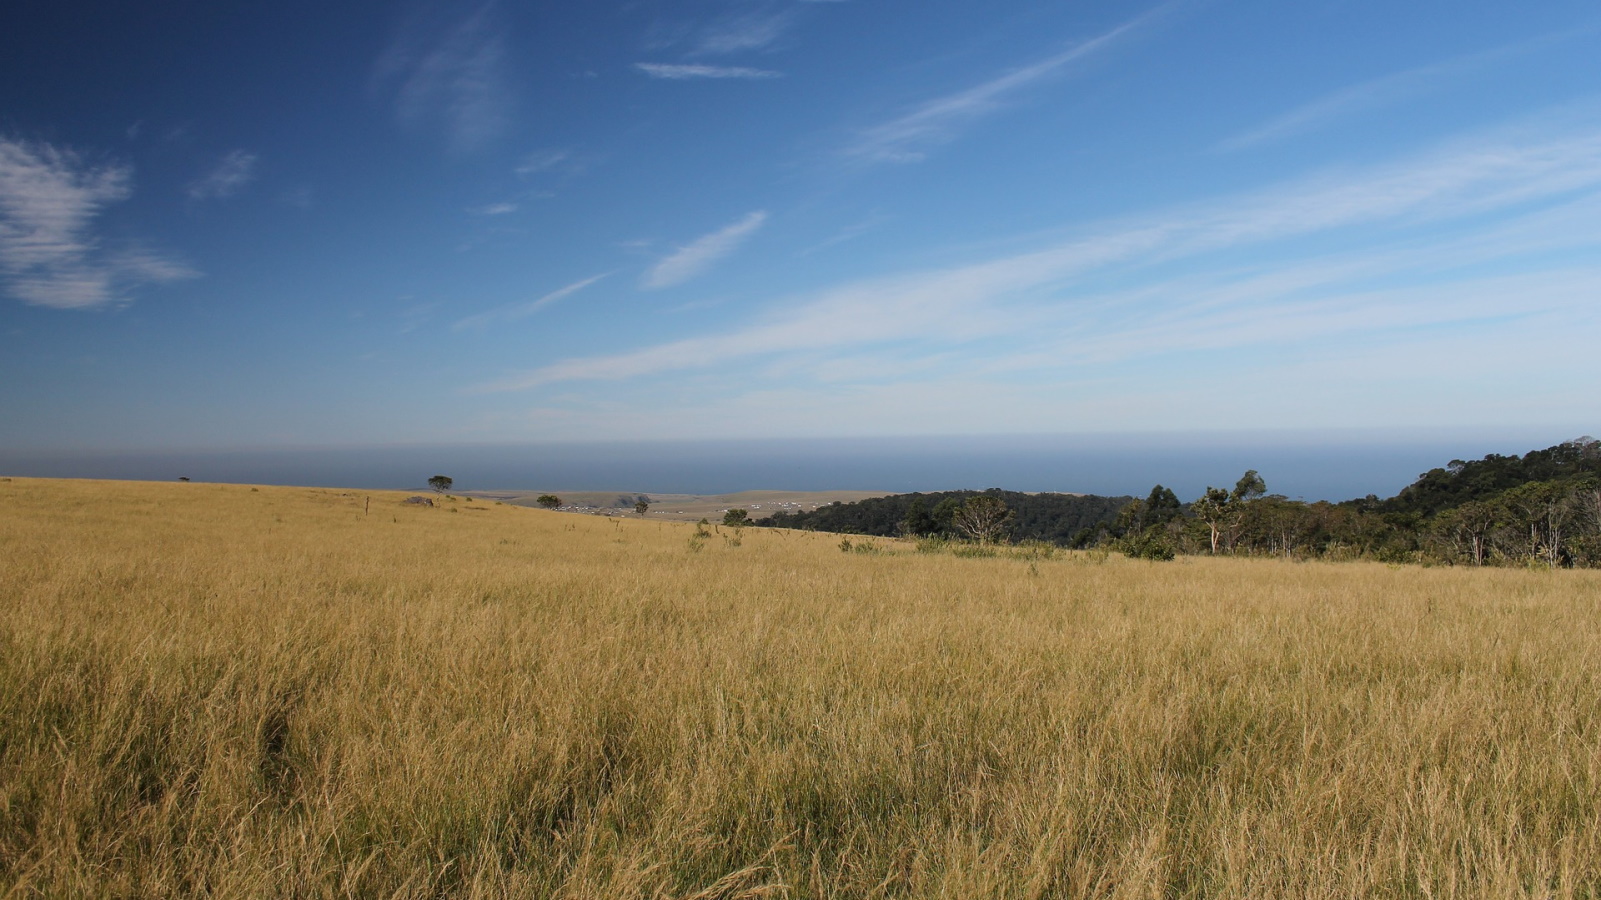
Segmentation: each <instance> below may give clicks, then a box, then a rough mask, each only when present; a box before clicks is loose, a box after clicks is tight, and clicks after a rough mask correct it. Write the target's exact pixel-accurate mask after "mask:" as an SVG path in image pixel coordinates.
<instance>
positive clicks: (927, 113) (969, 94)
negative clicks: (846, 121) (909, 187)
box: [844, 7, 1166, 162]
mask: <svg viewBox="0 0 1601 900" xmlns="http://www.w3.org/2000/svg"><path fill="white" fill-rule="evenodd" d="M1165 10H1166V7H1159V8H1157V9H1156V10H1154V11H1152V12H1147V13H1145V14H1144V15H1141V16H1138V17H1136V18H1134V19H1131V20H1129V21H1127V22H1125V23H1123V24H1122V25H1119V26H1117V27H1116V28H1113V29H1112V30H1111V31H1108V32H1106V33H1104V34H1101V35H1099V36H1097V37H1094V38H1091V39H1089V40H1087V41H1083V42H1081V43H1078V44H1075V45H1073V46H1071V47H1069V48H1068V49H1066V50H1063V51H1062V52H1060V53H1057V54H1055V55H1053V56H1050V57H1048V58H1046V59H1043V60H1041V61H1039V62H1036V63H1034V64H1032V65H1029V66H1025V67H1023V68H1021V69H1018V70H1016V71H1013V72H1009V73H1007V74H1005V75H1002V76H1000V77H998V78H993V79H991V80H989V81H986V82H984V83H983V84H980V85H976V86H974V87H971V88H968V89H966V90H963V91H958V92H956V93H954V94H949V95H947V96H944V97H938V98H936V99H933V100H930V101H927V102H925V103H923V104H921V105H920V106H918V107H917V108H916V109H913V110H912V111H910V112H908V113H905V114H903V115H900V116H897V117H896V118H894V119H891V120H890V121H888V122H884V123H882V124H879V125H875V126H873V127H872V128H869V129H866V130H865V131H863V132H861V133H860V134H859V135H858V136H857V138H856V140H855V141H853V142H852V143H851V144H850V145H849V146H848V147H846V148H845V150H844V155H845V156H846V157H849V158H852V159H856V160H860V161H864V162H917V161H919V160H921V159H923V158H924V156H925V155H926V148H927V147H928V146H930V145H933V144H940V143H946V142H948V141H950V140H952V139H954V138H955V137H956V136H957V134H958V133H959V132H960V131H961V130H962V129H963V128H965V127H967V126H968V125H970V124H971V123H972V122H974V121H976V120H978V119H980V118H983V117H984V116H987V115H989V114H990V113H992V112H995V111H996V110H997V109H1000V108H1001V106H1002V105H1003V104H1004V103H1005V102H1006V101H1007V100H1009V99H1010V98H1011V97H1013V96H1014V95H1016V94H1018V93H1020V92H1021V91H1023V90H1024V89H1025V88H1027V87H1030V86H1032V85H1033V84H1035V83H1037V82H1039V81H1041V80H1042V79H1044V78H1046V77H1047V76H1050V75H1053V74H1055V73H1056V72H1057V71H1058V70H1060V69H1062V68H1063V67H1064V66H1066V65H1068V64H1069V63H1072V62H1075V61H1078V60H1081V59H1085V58H1087V57H1090V56H1093V55H1094V54H1096V53H1099V52H1101V51H1103V50H1105V49H1107V48H1108V47H1110V46H1112V45H1113V44H1114V43H1116V42H1117V40H1118V39H1119V38H1122V37H1124V36H1125V35H1127V34H1129V33H1130V32H1133V31H1135V30H1136V29H1138V28H1140V27H1141V26H1143V25H1146V24H1148V23H1149V22H1151V21H1152V20H1153V19H1155V18H1156V17H1157V16H1158V15H1159V14H1161V13H1162V12H1164V11H1165Z"/></svg>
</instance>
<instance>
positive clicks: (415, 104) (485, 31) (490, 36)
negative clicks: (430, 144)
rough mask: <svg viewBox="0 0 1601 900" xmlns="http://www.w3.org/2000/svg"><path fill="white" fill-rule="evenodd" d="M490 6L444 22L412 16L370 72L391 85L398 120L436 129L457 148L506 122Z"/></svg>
mask: <svg viewBox="0 0 1601 900" xmlns="http://www.w3.org/2000/svg"><path fill="white" fill-rule="evenodd" d="M493 6H494V4H493V3H490V4H486V5H484V6H482V7H480V8H479V9H478V11H477V12H476V13H474V14H473V15H471V16H469V17H467V19H465V20H464V21H461V22H459V23H454V24H450V25H442V23H439V22H434V21H428V20H426V19H424V18H422V17H418V18H414V19H412V20H411V21H409V22H408V23H406V25H405V26H404V27H403V28H402V29H401V30H400V33H399V34H398V35H397V37H396V38H395V39H394V40H393V41H392V42H391V43H390V45H389V47H388V49H386V50H385V51H384V53H383V55H382V56H380V57H379V59H378V62H377V64H376V65H375V66H374V70H373V84H374V86H375V87H379V88H391V87H392V88H393V91H394V106H395V115H396V117H397V118H399V120H400V122H401V123H402V124H404V125H406V126H408V127H426V126H430V125H433V126H438V127H441V128H443V130H444V131H445V133H446V135H447V138H448V140H449V143H450V146H451V148H452V149H454V150H457V151H471V150H475V149H477V148H479V147H481V146H483V145H484V144H486V143H488V142H490V141H492V140H494V139H495V138H497V137H499V136H500V134H501V133H502V132H503V131H504V130H505V128H506V125H507V124H508V121H509V113H508V106H509V101H508V98H507V95H508V90H507V88H506V84H505V78H504V76H503V75H502V68H503V67H504V60H505V55H506V53H505V42H504V41H503V39H502V38H501V35H500V33H499V32H496V31H493V30H492V29H491V27H490V22H489V18H490V13H491V10H492V9H493Z"/></svg>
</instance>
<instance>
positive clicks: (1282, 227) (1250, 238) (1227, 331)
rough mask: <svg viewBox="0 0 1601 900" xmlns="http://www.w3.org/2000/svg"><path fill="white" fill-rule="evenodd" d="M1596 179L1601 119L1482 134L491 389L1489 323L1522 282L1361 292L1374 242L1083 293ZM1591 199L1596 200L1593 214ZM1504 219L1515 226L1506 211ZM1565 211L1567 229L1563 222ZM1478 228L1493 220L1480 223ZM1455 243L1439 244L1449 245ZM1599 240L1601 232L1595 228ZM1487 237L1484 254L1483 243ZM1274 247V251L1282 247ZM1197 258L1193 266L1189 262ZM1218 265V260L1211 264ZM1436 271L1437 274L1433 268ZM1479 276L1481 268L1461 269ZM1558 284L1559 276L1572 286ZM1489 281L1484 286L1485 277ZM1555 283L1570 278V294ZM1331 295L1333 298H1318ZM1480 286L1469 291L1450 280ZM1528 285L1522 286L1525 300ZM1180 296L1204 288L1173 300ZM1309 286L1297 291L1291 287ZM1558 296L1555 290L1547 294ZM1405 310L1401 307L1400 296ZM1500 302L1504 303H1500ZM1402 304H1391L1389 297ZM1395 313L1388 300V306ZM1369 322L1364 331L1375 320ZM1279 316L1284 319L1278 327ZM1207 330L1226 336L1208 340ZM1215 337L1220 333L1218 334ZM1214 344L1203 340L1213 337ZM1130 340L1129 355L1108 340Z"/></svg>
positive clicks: (1549, 197)
mask: <svg viewBox="0 0 1601 900" xmlns="http://www.w3.org/2000/svg"><path fill="white" fill-rule="evenodd" d="M1598 191H1601V129H1597V128H1594V127H1591V128H1589V129H1583V130H1579V131H1577V132H1572V133H1567V134H1564V135H1556V136H1550V135H1547V136H1545V137H1544V138H1541V137H1538V136H1530V135H1524V136H1522V137H1521V138H1519V136H1516V135H1514V136H1511V137H1510V138H1508V137H1506V136H1503V138H1502V139H1500V140H1488V139H1480V140H1475V141H1468V142H1463V143H1460V144H1457V145H1454V146H1450V147H1446V148H1444V149H1441V150H1438V151H1436V152H1434V153H1431V154H1427V155H1424V156H1420V157H1416V158H1413V159H1411V160H1408V161H1405V162H1403V163H1400V164H1396V165H1391V166H1387V167H1379V168H1374V169H1370V170H1367V171H1364V172H1358V173H1355V174H1350V175H1346V176H1343V177H1339V178H1328V177H1325V178H1317V179H1309V180H1303V181H1299V182H1293V183H1288V184H1284V185H1280V186H1278V187H1276V188H1273V189H1269V190H1266V191H1262V192H1259V193H1255V194H1249V195H1245V196H1238V197H1234V198H1229V199H1224V200H1220V201H1217V202H1214V203H1211V204H1207V205H1203V206H1196V207H1191V208H1185V209H1179V210H1173V211H1170V212H1168V213H1167V214H1164V215H1156V216H1151V217H1147V218H1143V219H1138V220H1131V221H1125V222H1121V223H1105V224H1103V225H1102V226H1101V227H1098V228H1095V229H1094V230H1093V231H1094V234H1095V236H1093V237H1085V238H1079V239H1075V240H1069V241H1065V242H1061V243H1058V244H1056V245H1053V246H1048V247H1045V248H1043V249H1040V250H1037V251H1034V252H1029V253H1021V254H1016V255H1011V256H1005V257H1001V258H996V259H992V260H987V261H981V262H977V263H973V264H970V265H966V266H960V267H955V268H948V269H941V270H934V271H925V272H914V273H910V274H907V275H902V276H897V277H890V278H881V279H874V280H870V281H865V282H857V283H852V284H846V285H843V286H841V287H837V288H834V289H831V290H827V291H823V292H821V293H819V294H815V295H812V296H810V297H803V298H798V299H792V300H790V301H787V302H784V303H782V304H781V305H780V306H779V307H777V311H775V312H774V313H772V314H771V315H769V316H768V317H766V318H764V319H761V320H759V321H755V322H752V323H750V324H748V325H746V326H744V327H741V328H736V329H734V330H731V331H727V332H722V333H716V334H710V335H705V336H699V337H691V338H687V339H683V340H678V341H673V342H669V343H664V344H660V345H656V346H653V347H647V348H644V349H641V350H637V351H634V352H630V353H622V354H614V355H608V356H603V357H588V358H576V359H569V360H564V361H561V362H557V363H554V364H552V365H549V366H546V367H544V368H541V369H537V370H535V371H533V372H530V373H527V374H525V375H520V376H515V377H512V378H508V379H506V380H504V381H502V382H499V383H497V384H494V385H488V386H485V389H490V390H517V389H526V388H531V387H537V386H540V385H546V384H552V383H557V382H567V381H578V380H590V379H598V380H611V381H615V380H623V379H630V378H637V377H642V376H648V375H655V374H660V373H662V372H667V371H675V370H683V369H694V368H702V367H707V366H711V365H716V364H720V363H722V362H725V361H728V360H739V359H748V358H751V357H753V356H763V357H769V356H771V355H773V354H779V353H811V354H823V355H825V356H826V355H829V354H836V353H845V352H861V351H864V350H866V349H867V348H871V347H882V346H885V345H886V344H889V343H893V342H906V341H914V342H922V343H924V344H926V345H929V346H932V347H935V348H937V349H939V350H946V349H948V348H949V347H951V346H960V345H971V344H973V343H974V342H982V341H985V340H990V339H996V338H1001V337H1006V338H1008V339H1009V340H1011V341H1013V342H1014V346H1013V349H1012V351H1011V352H1009V353H1008V354H1007V356H1008V357H1026V354H1024V353H1022V352H1021V348H1022V347H1024V346H1039V345H1042V344H1047V345H1048V344H1050V343H1051V342H1050V341H1049V340H1045V339H1044V338H1043V337H1042V336H1045V335H1050V336H1052V337H1053V339H1056V340H1061V341H1067V342H1068V344H1067V345H1066V346H1067V347H1076V348H1080V350H1081V352H1078V354H1077V355H1078V356H1079V357H1080V358H1088V357H1089V356H1090V355H1092V354H1106V353H1108V352H1113V353H1121V354H1124V355H1126V354H1128V353H1134V352H1153V351H1160V350H1161V349H1164V348H1166V349H1174V348H1178V347H1184V346H1193V345H1187V344H1184V343H1183V341H1190V340H1193V339H1194V338H1193V337H1185V335H1191V336H1193V335H1214V336H1216V335H1223V336H1225V337H1227V338H1228V340H1230V341H1235V342H1239V341H1244V342H1247V343H1250V342H1257V343H1260V342H1262V341H1267V340H1271V339H1281V338H1285V337H1286V336H1287V335H1292V334H1299V335H1300V336H1301V337H1303V338H1304V337H1309V336H1311V335H1315V334H1317V333H1318V332H1317V329H1318V328H1335V327H1338V328H1341V329H1346V330H1349V329H1360V328H1376V329H1383V328H1386V327H1391V326H1398V327H1399V326H1405V327H1414V326H1419V325H1423V324H1429V323H1440V322H1454V321H1464V320H1475V319H1483V318H1484V317H1485V316H1489V315H1493V314H1495V313H1496V312H1497V310H1504V309H1505V302H1506V301H1505V298H1506V297H1507V296H1510V295H1512V293H1513V290H1512V289H1511V288H1510V287H1509V285H1510V284H1513V283H1515V280H1513V281H1507V280H1505V279H1503V280H1502V281H1500V282H1497V283H1496V284H1495V285H1494V287H1493V289H1489V288H1484V289H1480V290H1477V291H1476V292H1474V293H1473V296H1474V297H1475V298H1476V299H1475V300H1474V302H1472V303H1468V302H1455V303H1454V302H1453V301H1452V300H1451V298H1452V296H1453V290H1448V289H1441V290H1425V289H1422V288H1419V289H1417V290H1414V291H1412V292H1410V293H1407V292H1403V291H1389V292H1388V293H1387V292H1385V291H1374V290H1369V289H1365V288H1360V287H1358V285H1360V283H1361V279H1362V278H1372V277H1375V275H1376V274H1382V271H1383V266H1380V267H1379V271H1375V270H1373V268H1372V267H1373V266H1374V265H1376V264H1375V263H1374V262H1373V254H1374V252H1375V250H1374V248H1372V247H1370V248H1368V250H1367V251H1365V252H1363V253H1360V254H1359V258H1360V260H1361V262H1362V265H1366V266H1368V267H1369V269H1368V271H1366V272H1364V271H1362V266H1361V265H1356V264H1354V263H1352V262H1349V261H1348V262H1342V263H1341V264H1340V265H1335V266H1329V265H1324V266H1322V267H1321V268H1319V267H1316V266H1314V267H1312V268H1305V267H1301V268H1299V269H1298V268H1296V267H1295V266H1293V265H1291V264H1289V263H1282V264H1279V265H1278V266H1276V267H1275V268H1276V269H1277V271H1269V272H1268V273H1263V272H1260V271H1256V272H1250V273H1243V274H1242V273H1229V272H1228V271H1227V270H1223V271H1214V274H1213V276H1212V279H1213V281H1212V283H1211V284H1210V285H1209V286H1206V287H1205V289H1204V290H1197V289H1196V288H1197V286H1196V285H1186V286H1180V288H1182V289H1172V287H1173V286H1168V287H1167V288H1164V286H1163V285H1162V284H1161V283H1159V282H1154V280H1153V279H1152V278H1151V277H1149V276H1147V277H1146V279H1145V288H1144V289H1142V290H1140V291H1136V292H1133V293H1130V292H1128V291H1125V292H1122V293H1104V292H1103V293H1099V294H1097V293H1095V292H1093V291H1092V290H1090V289H1088V288H1086V287H1085V285H1086V284H1087V283H1089V282H1090V281H1092V278H1091V276H1093V275H1095V274H1096V273H1100V272H1124V273H1128V271H1129V270H1127V269H1126V268H1119V267H1126V266H1128V265H1132V264H1137V265H1138V266H1139V267H1140V269H1139V270H1133V271H1134V273H1135V276H1134V277H1138V274H1137V273H1138V272H1140V271H1144V272H1159V271H1162V270H1163V267H1164V266H1166V265H1168V264H1171V263H1175V262H1177V261H1181V260H1190V261H1196V260H1199V261H1200V263H1201V265H1202V266H1203V267H1204V266H1205V265H1206V264H1207V262H1208V261H1209V260H1211V259H1214V258H1218V257H1220V256H1222V255H1223V254H1225V253H1227V252H1229V251H1232V250H1236V249H1240V248H1246V247H1262V248H1267V247H1269V246H1271V245H1279V246H1280V247H1281V248H1282V247H1284V246H1285V245H1289V244H1290V242H1293V241H1294V240H1295V239H1297V238H1309V237H1312V236H1318V235H1323V234H1331V233H1335V232H1338V231H1342V230H1343V231H1344V233H1346V234H1352V233H1354V232H1351V231H1349V229H1352V228H1354V227H1358V226H1360V227H1361V228H1362V229H1363V232H1361V234H1362V235H1364V236H1365V237H1366V239H1367V240H1368V241H1369V242H1370V243H1373V244H1375V245H1376V247H1377V248H1381V249H1382V248H1388V247H1389V246H1390V245H1391V244H1393V243H1394V242H1395V241H1396V240H1398V236H1399V235H1406V234H1423V235H1433V234H1435V233H1436V230H1435V229H1437V228H1438V227H1440V226H1449V227H1447V228H1446V229H1445V231H1446V233H1449V232H1450V230H1451V229H1460V228H1469V229H1471V228H1473V227H1475V223H1477V222H1480V220H1479V219H1478V217H1479V216H1481V215H1483V214H1486V213H1501V214H1503V216H1506V217H1515V216H1517V215H1520V214H1521V215H1525V216H1526V215H1529V213H1527V212H1522V211H1524V210H1526V209H1528V207H1529V205H1530V204H1537V203H1545V204H1551V203H1554V202H1557V201H1561V200H1563V199H1564V198H1568V197H1573V196H1576V195H1577V196H1589V197H1594V196H1597V192H1598ZM1597 208H1601V207H1598V206H1597V205H1596V204H1588V205H1584V204H1581V205H1579V206H1575V207H1572V208H1571V209H1570V210H1569V211H1568V212H1566V213H1564V214H1563V215H1565V216H1566V218H1558V219H1553V220H1551V221H1547V222H1545V223H1542V224H1541V227H1540V228H1537V229H1534V230H1533V231H1532V232H1531V231H1529V230H1527V229H1525V230H1524V231H1523V232H1522V235H1521V237H1520V238H1519V240H1520V241H1521V246H1522V248H1523V250H1524V252H1525V253H1526V257H1525V258H1538V257H1539V254H1540V253H1541V252H1542V251H1547V250H1550V249H1552V248H1556V247H1567V246H1571V240H1572V237H1571V235H1572V233H1573V230H1574V227H1575V223H1574V221H1573V217H1575V216H1577V217H1578V220H1579V222H1580V223H1582V224H1583V225H1584V226H1587V227H1581V229H1580V230H1581V232H1582V233H1583V234H1585V235H1596V234H1601V231H1598V229H1597V223H1596V221H1595V218H1596V213H1595V210H1596V209H1597ZM1587 211H1588V212H1587ZM1503 221H1504V220H1503ZM1563 222H1566V224H1562V223H1563ZM1477 227H1478V228H1479V230H1480V233H1481V236H1482V231H1483V226H1482V224H1480V225H1478V226H1477ZM1418 240H1432V241H1433V242H1434V243H1433V244H1432V245H1430V246H1429V252H1428V253H1422V252H1420V251H1417V250H1414V252H1413V254H1412V256H1413V257H1415V258H1427V259H1431V260H1432V261H1431V262H1430V263H1429V265H1431V266H1433V267H1434V268H1435V269H1436V270H1439V269H1441V268H1449V267H1451V266H1455V267H1457V268H1458V269H1462V268H1467V267H1471V266H1473V265H1476V264H1479V263H1480V262H1482V261H1483V260H1484V259H1485V258H1486V255H1485V254H1484V253H1483V248H1484V247H1485V246H1488V245H1493V244H1494V243H1495V242H1494V241H1490V242H1488V244H1487V243H1486V242H1482V241H1481V242H1478V243H1475V244H1471V245H1467V244H1460V243H1457V244H1453V243H1452V241H1460V240H1461V239H1460V238H1451V239H1450V240H1446V239H1443V238H1439V237H1432V238H1428V237H1423V238H1418ZM1442 241H1444V243H1442ZM1591 243H1592V244H1601V238H1595V239H1592V240H1591ZM1475 247H1477V248H1478V249H1474V248H1475ZM1282 252H1283V251H1282V249H1281V250H1279V251H1276V252H1275V257H1277V256H1278V255H1279V253H1282ZM1192 264H1193V263H1192ZM1214 265H1215V264H1214ZM1386 265H1388V266H1390V267H1391V269H1390V271H1399V272H1403V273H1405V272H1411V273H1412V274H1413V275H1414V276H1416V275H1418V274H1419V273H1420V270H1419V269H1418V268H1417V266H1418V265H1419V264H1418V263H1417V262H1414V261H1409V258H1408V255H1406V254H1391V255H1390V257H1389V261H1388V263H1386ZM1429 277H1431V278H1435V280H1440V279H1438V277H1437V276H1432V275H1431V276H1429ZM1464 277H1466V278H1470V277H1471V276H1464ZM1552 278H1554V279H1555V280H1554V281H1551V280H1550V279H1548V281H1549V282H1550V283H1546V282H1541V281H1540V279H1539V278H1535V277H1533V276H1531V277H1530V279H1526V281H1527V282H1528V283H1530V284H1534V283H1537V282H1538V283H1541V284H1545V285H1546V288H1549V289H1550V290H1549V298H1547V299H1549V301H1550V302H1551V303H1557V304H1559V305H1560V304H1568V305H1569V306H1571V305H1572V303H1573V302H1574V298H1576V297H1582V296H1586V294H1585V291H1590V292H1592V293H1593V291H1594V290H1597V289H1601V270H1582V271H1577V273H1576V274H1573V275H1572V276H1571V277H1569V276H1563V277H1562V278H1556V276H1552ZM1557 282H1561V284H1560V285H1559V284H1558V283H1557ZM1480 287H1481V288H1483V285H1480ZM1558 288H1560V289H1558ZM1319 291H1321V292H1323V293H1321V294H1320V293H1318V292H1319ZM1454 293H1455V295H1459V296H1467V294H1468V293H1469V292H1468V291H1467V290H1465V289H1462V288H1460V286H1459V287H1458V288H1457V289H1454ZM1526 293H1527V292H1518V295H1519V296H1523V295H1525V294H1526ZM1173 297H1181V298H1182V297H1191V298H1193V300H1192V301H1187V302H1181V301H1175V300H1173V299H1172V298H1173ZM1295 297H1299V298H1300V299H1298V300H1295V302H1294V303H1291V302H1289V299H1290V298H1295ZM1542 302H1545V301H1542ZM1401 303H1405V304H1409V305H1407V306H1406V308H1405V309H1401V308H1400V307H1396V304H1401ZM1498 304H1499V306H1498ZM1390 307H1396V308H1394V309H1391V308H1390ZM1387 310H1388V311H1387ZM1364 321H1365V322H1367V323H1368V324H1366V325H1364V324H1363V323H1364ZM1169 322H1174V323H1180V324H1179V325H1174V326H1173V327H1171V328H1166V330H1164V331H1163V332H1162V340H1156V339H1155V338H1151V337H1148V336H1146V335H1147V332H1149V331H1150V329H1153V328H1158V327H1165V325H1164V323H1169ZM1269 326H1271V327H1269ZM1208 340H1214V339H1212V338H1209V339H1208ZM1214 343H1215V340H1214ZM1204 345H1205V342H1204V341H1203V344H1202V345H1201V346H1204ZM1113 347H1118V348H1121V349H1120V350H1109V349H1108V348H1113ZM1068 358H1070V357H1069V356H1068V355H1067V354H1066V348H1065V347H1063V346H1053V347H1051V349H1049V350H1048V351H1047V352H1042V355H1041V359H1042V360H1045V361H1047V362H1045V363H1042V364H1046V365H1049V364H1061V362H1062V361H1063V360H1064V359H1068Z"/></svg>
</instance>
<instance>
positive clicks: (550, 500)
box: [535, 494, 561, 509]
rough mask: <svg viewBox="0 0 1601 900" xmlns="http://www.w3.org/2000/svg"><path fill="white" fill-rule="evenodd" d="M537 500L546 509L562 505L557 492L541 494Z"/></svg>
mask: <svg viewBox="0 0 1601 900" xmlns="http://www.w3.org/2000/svg"><path fill="white" fill-rule="evenodd" d="M535 502H536V503H538V504H539V505H540V506H543V507H544V508H546V509H555V508H556V507H558V506H560V505H561V498H560V497H558V496H556V495H555V494H540V495H539V499H538V500H537V501H535Z"/></svg>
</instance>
